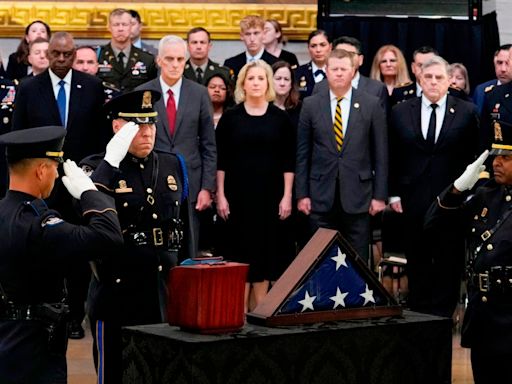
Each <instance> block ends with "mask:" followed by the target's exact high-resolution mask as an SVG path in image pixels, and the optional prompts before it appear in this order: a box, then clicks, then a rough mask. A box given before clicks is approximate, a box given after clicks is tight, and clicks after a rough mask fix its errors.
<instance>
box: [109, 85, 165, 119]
mask: <svg viewBox="0 0 512 384" xmlns="http://www.w3.org/2000/svg"><path fill="white" fill-rule="evenodd" d="M161 96H162V95H161V93H160V92H157V91H151V90H140V91H132V92H128V93H124V94H121V95H119V96H117V97H114V98H113V99H112V100H110V101H109V102H107V103H106V104H105V105H104V106H103V108H104V110H105V113H106V115H107V118H108V119H109V120H115V119H123V120H126V121H133V122H134V123H137V124H153V123H156V121H157V115H158V113H157V111H156V110H155V103H156V102H157V101H158V100H159V99H160V97H161Z"/></svg>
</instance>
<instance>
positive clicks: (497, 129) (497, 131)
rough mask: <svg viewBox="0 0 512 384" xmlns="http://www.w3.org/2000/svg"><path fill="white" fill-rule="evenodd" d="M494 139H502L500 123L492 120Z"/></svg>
mask: <svg viewBox="0 0 512 384" xmlns="http://www.w3.org/2000/svg"><path fill="white" fill-rule="evenodd" d="M494 140H496V141H503V134H502V133H501V125H500V123H498V122H497V121H495V122H494Z"/></svg>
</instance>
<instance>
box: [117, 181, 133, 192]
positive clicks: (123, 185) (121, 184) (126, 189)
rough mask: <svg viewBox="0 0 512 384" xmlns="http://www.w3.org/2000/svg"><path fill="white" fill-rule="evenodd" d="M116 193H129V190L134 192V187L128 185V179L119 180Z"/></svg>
mask: <svg viewBox="0 0 512 384" xmlns="http://www.w3.org/2000/svg"><path fill="white" fill-rule="evenodd" d="M115 192H116V193H127V192H133V189H132V188H129V187H128V186H127V185H126V180H119V188H116V189H115Z"/></svg>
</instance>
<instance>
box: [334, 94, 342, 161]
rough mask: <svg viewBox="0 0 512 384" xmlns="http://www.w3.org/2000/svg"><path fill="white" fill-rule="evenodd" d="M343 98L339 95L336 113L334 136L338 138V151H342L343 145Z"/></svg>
mask: <svg viewBox="0 0 512 384" xmlns="http://www.w3.org/2000/svg"><path fill="white" fill-rule="evenodd" d="M341 100H343V97H339V98H338V99H337V101H338V102H337V103H336V113H335V114H334V127H333V129H334V138H335V139H336V147H337V148H338V152H340V151H341V146H342V145H343V123H342V121H341Z"/></svg>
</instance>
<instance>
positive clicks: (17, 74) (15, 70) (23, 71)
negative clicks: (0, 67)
mask: <svg viewBox="0 0 512 384" xmlns="http://www.w3.org/2000/svg"><path fill="white" fill-rule="evenodd" d="M27 74H28V65H27V64H25V63H19V62H18V60H17V59H16V52H13V53H11V54H10V55H9V61H8V62H7V69H6V71H5V75H6V76H7V78H9V79H11V80H20V79H22V78H24V77H25V76H27Z"/></svg>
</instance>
